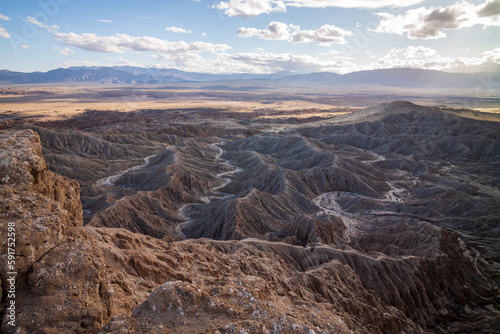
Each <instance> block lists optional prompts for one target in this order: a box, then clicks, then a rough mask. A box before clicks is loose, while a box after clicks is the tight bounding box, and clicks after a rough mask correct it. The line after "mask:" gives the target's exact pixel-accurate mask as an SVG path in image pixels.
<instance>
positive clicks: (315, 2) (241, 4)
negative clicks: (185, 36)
mask: <svg viewBox="0 0 500 334" xmlns="http://www.w3.org/2000/svg"><path fill="white" fill-rule="evenodd" d="M422 1H423V0H229V1H221V2H219V3H218V4H217V5H214V6H212V7H213V8H218V9H222V10H224V13H225V14H226V15H228V16H243V17H252V16H257V15H261V14H269V13H272V12H285V11H286V7H287V6H292V7H310V8H326V7H341V8H372V9H373V8H383V7H408V6H412V5H415V4H418V3H421V2H422Z"/></svg>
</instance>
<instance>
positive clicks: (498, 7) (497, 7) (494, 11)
mask: <svg viewBox="0 0 500 334" xmlns="http://www.w3.org/2000/svg"><path fill="white" fill-rule="evenodd" d="M478 15H479V17H485V16H498V15H500V0H493V1H490V2H489V3H487V4H486V5H485V6H484V7H483V8H481V10H480V11H479V12H478Z"/></svg>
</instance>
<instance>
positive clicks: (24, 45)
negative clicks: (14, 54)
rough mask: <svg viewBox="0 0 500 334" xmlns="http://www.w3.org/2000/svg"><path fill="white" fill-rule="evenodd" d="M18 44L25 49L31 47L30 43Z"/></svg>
mask: <svg viewBox="0 0 500 334" xmlns="http://www.w3.org/2000/svg"><path fill="white" fill-rule="evenodd" d="M19 46H20V47H22V48H23V49H26V50H27V49H31V48H32V46H31V45H26V44H21V45H19Z"/></svg>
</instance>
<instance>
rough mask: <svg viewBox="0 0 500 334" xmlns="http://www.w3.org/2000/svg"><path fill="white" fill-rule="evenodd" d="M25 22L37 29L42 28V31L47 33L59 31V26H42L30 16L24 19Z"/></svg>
mask: <svg viewBox="0 0 500 334" xmlns="http://www.w3.org/2000/svg"><path fill="white" fill-rule="evenodd" d="M26 21H27V22H29V23H31V24H34V25H35V26H37V27H39V28H44V29H47V31H48V32H52V33H53V32H57V30H59V26H57V25H55V24H54V25H51V26H49V25H46V24H43V23H41V22H39V21H37V20H36V19H35V18H33V17H31V16H28V18H27V19H26Z"/></svg>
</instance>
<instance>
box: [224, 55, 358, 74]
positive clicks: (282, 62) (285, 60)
mask: <svg viewBox="0 0 500 334" xmlns="http://www.w3.org/2000/svg"><path fill="white" fill-rule="evenodd" d="M229 57H230V59H231V60H233V61H237V62H241V63H244V64H246V66H247V67H248V68H252V69H253V70H254V73H271V72H276V71H293V72H299V73H311V72H318V71H330V72H337V73H346V72H349V71H353V70H354V69H355V68H356V65H355V64H353V63H352V62H350V61H345V60H333V61H332V60H320V59H318V58H316V57H313V56H310V55H295V54H289V53H283V54H274V53H268V52H261V53H237V54H234V55H231V56H229Z"/></svg>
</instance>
